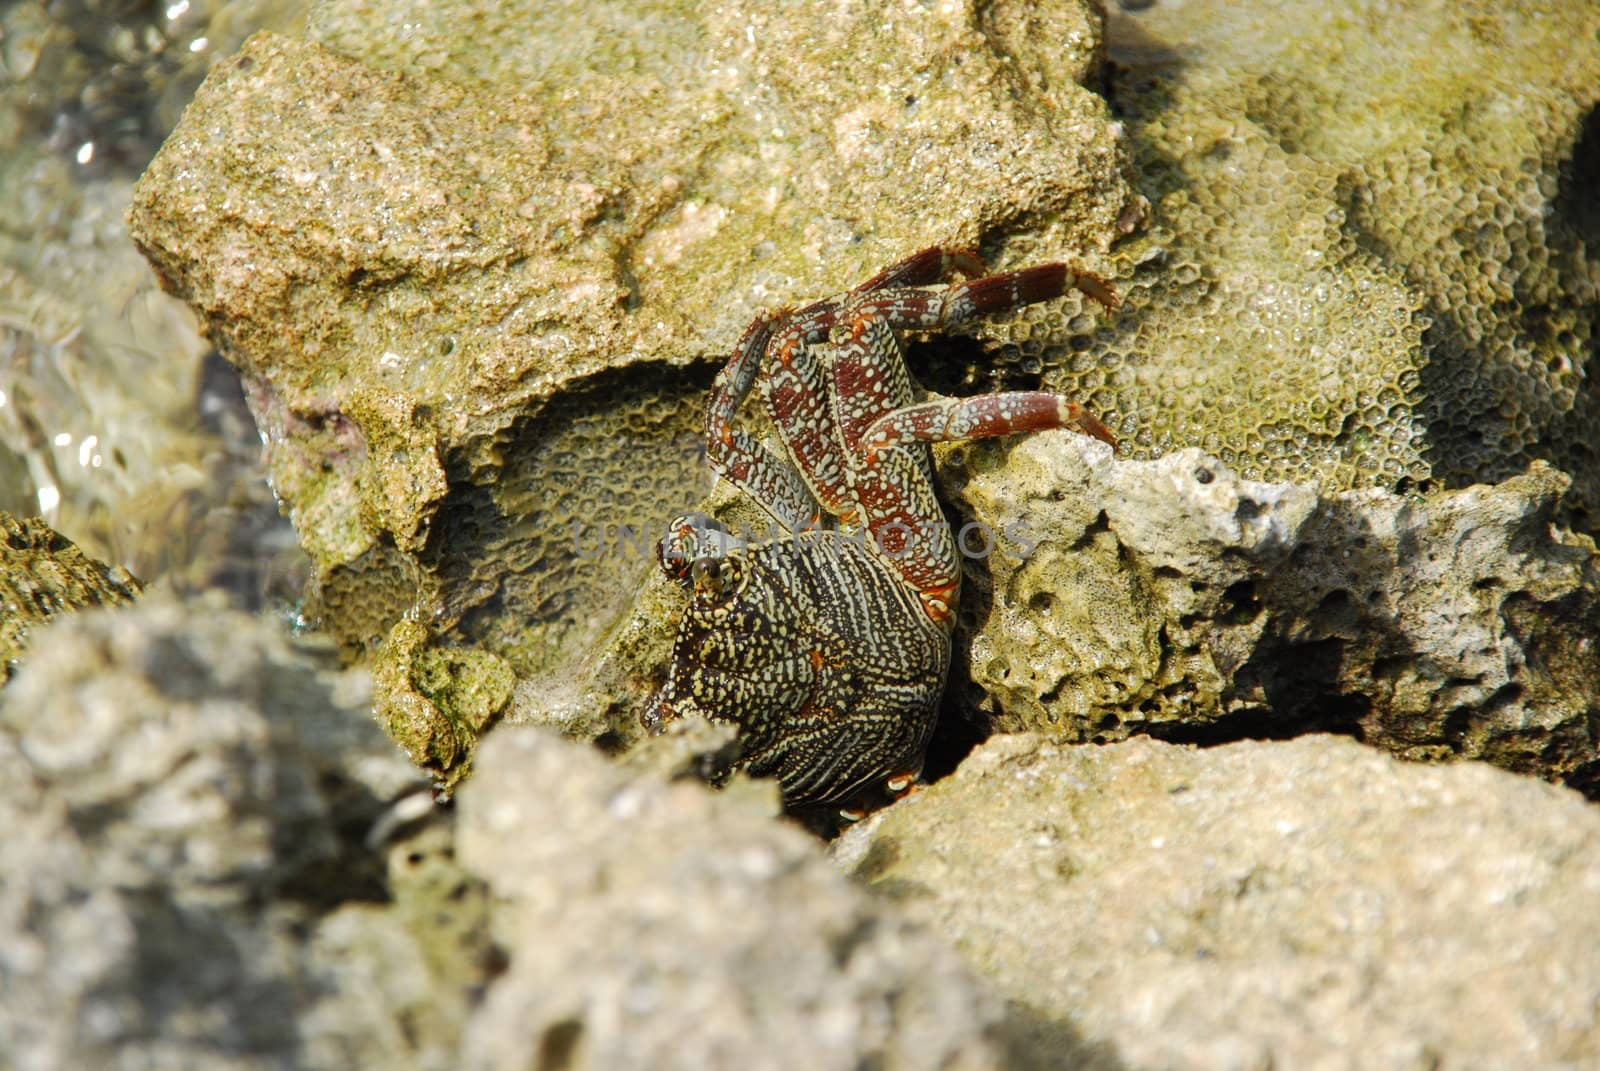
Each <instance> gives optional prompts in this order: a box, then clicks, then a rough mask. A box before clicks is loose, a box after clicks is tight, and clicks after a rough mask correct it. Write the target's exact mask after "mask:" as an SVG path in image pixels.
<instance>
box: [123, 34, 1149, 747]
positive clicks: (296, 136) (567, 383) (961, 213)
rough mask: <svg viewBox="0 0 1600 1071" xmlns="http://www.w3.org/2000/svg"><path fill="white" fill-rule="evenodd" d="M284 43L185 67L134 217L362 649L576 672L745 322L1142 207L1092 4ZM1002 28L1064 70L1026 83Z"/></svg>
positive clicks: (634, 563)
mask: <svg viewBox="0 0 1600 1071" xmlns="http://www.w3.org/2000/svg"><path fill="white" fill-rule="evenodd" d="M375 25H393V26H395V27H396V28H397V29H396V31H395V32H393V33H373V31H372V27H373V26H375ZM313 27H314V29H313V33H314V35H315V36H316V37H317V38H318V39H319V40H321V41H322V42H324V43H325V45H326V46H328V47H324V46H322V45H316V44H309V43H306V42H302V41H296V40H291V39H288V38H284V37H278V36H272V35H261V36H258V37H257V38H255V39H253V40H252V41H251V42H249V43H248V44H247V45H246V47H245V48H244V50H243V51H242V52H241V54H240V55H239V56H237V57H236V58H234V59H233V60H230V61H226V62H224V63H222V64H219V65H218V67H217V68H215V69H214V71H213V73H212V75H211V77H210V78H209V79H208V81H207V82H206V84H205V85H204V86H203V87H202V88H201V90H200V92H199V93H198V94H197V96H196V98H195V100H194V102H193V104H192V105H191V106H190V108H189V110H188V111H187V112H186V114H185V117H184V120H183V122H182V123H181V124H180V125H179V127H178V128H177V130H176V131H175V132H174V133H173V135H172V137H171V138H170V139H169V140H168V142H167V143H166V145H165V146H164V147H163V149H162V152H161V153H160V154H159V155H158V156H157V158H156V159H155V160H154V161H153V162H152V164H151V166H150V168H149V170H148V171H147V172H146V174H145V176H144V178H143V179H142V180H141V182H140V185H139V187H138V189H137V191H136V196H135V204H134V207H133V210H132V214H131V226H132V231H133V234H134V237H135V239H136V241H137V242H138V243H139V245H140V247H141V248H142V249H143V250H144V251H145V253H146V254H147V255H148V256H149V257H150V259H151V261H152V262H153V263H154V264H155V265H156V266H157V268H158V270H159V272H160V273H161V275H162V277H163V279H164V280H165V282H166V284H167V285H168V286H169V288H170V289H171V290H172V291H173V292H175V293H177V294H180V295H181V296H183V297H184V298H185V299H186V300H187V301H188V302H189V303H190V304H191V305H193V306H194V308H195V309H196V310H197V311H198V312H199V314H200V315H201V317H202V319H203V321H204V323H205V325H206V328H207V331H208V333H209V335H210V337H211V338H212V340H213V341H214V342H215V343H216V344H217V345H218V347H219V348H220V350H221V351H222V352H223V353H224V355H226V356H227V357H228V358H229V359H230V360H232V361H234V362H235V363H236V364H238V365H239V366H240V368H241V369H242V370H243V372H244V374H245V378H246V381H247V384H248V386H249V395H250V399H251V403H252V407H253V409H254V411H255V413H256V416H257V419H258V421H259V423H260V425H261V428H262V430H263V433H264V434H265V436H266V438H267V440H268V443H269V449H270V455H271V456H270V462H271V467H272V472H273V479H274V486H275V489H276V490H277V492H278V493H279V494H280V495H281V496H282V498H283V501H284V503H285V505H286V507H287V508H288V510H289V512H290V514H291V518H292V519H293V521H294V523H295V525H296V527H297V529H298V531H299V532H300V534H301V538H302V541H303V542H304V544H305V545H306V547H307V549H308V550H309V552H310V554H311V557H312V559H313V562H314V566H315V569H316V574H317V576H316V581H317V585H316V586H317V594H318V596H319V609H320V614H321V617H322V620H323V622H324V623H325V624H326V626H327V627H328V628H329V629H330V630H332V631H333V632H334V633H335V634H337V635H339V636H340V637H341V638H342V639H343V640H344V641H345V642H346V643H347V644H348V645H350V646H351V647H354V648H366V649H369V650H370V649H374V648H375V647H377V646H378V645H380V644H382V643H383V642H384V641H385V640H386V639H387V637H388V635H389V631H390V629H391V628H393V627H394V626H395V624H396V622H398V621H400V620H401V618H403V617H404V616H405V615H406V614H407V613H408V612H414V613H415V615H416V618H417V619H418V620H422V621H425V622H427V623H428V624H429V627H430V629H433V630H434V632H435V634H436V635H437V637H438V641H439V642H441V643H449V644H458V645H474V646H480V647H483V648H485V649H487V650H489V651H490V652H492V653H493V654H495V655H496V656H497V657H499V658H502V659H504V660H506V662H507V663H508V664H509V665H510V666H511V667H512V669H513V670H514V671H515V673H516V674H517V675H518V676H519V677H521V678H527V677H529V676H531V675H532V674H534V673H536V672H539V671H541V670H548V669H550V668H553V667H555V666H557V665H559V664H561V663H562V662H563V661H565V660H566V659H567V658H569V657H571V656H573V655H576V654H579V653H582V652H584V651H586V650H588V649H590V648H592V647H593V646H594V645H595V643H596V642H597V640H598V638H599V637H600V636H601V635H602V634H603V632H604V630H605V628H606V627H607V626H608V624H609V623H610V622H611V621H612V619H613V618H614V617H615V616H616V614H617V612H618V611H619V610H620V609H622V608H623V607H624V606H625V605H626V600H627V594H628V592H629V591H630V590H631V589H632V587H633V586H634V585H635V584H636V582H637V580H638V578H639V577H640V576H641V575H642V574H643V572H644V571H645V569H646V568H647V563H646V561H645V559H644V557H643V556H641V555H639V554H638V553H636V552H630V551H629V549H628V548H629V547H631V546H637V545H641V544H642V545H644V546H648V545H649V544H650V543H651V542H653V539H654V536H655V532H656V530H657V529H658V528H659V527H660V526H661V525H663V524H664V523H665V522H666V520H667V519H669V518H670V517H671V516H673V515H674V514H676V513H678V512H681V511H682V509H684V508H685V507H687V506H689V505H692V503H693V502H694V501H695V499H697V498H698V497H699V496H700V495H701V494H702V493H703V491H704V489H705V473H704V467H703V464H702V462H701V457H700V452H699V425H700V414H701V405H702V404H703V398H704V391H705V389H706V387H707V386H708V385H709V381H710V374H711V370H712V368H713V367H714V365H715V364H716V363H717V362H718V361H720V360H721V359H722V358H723V357H724V356H725V353H726V351H727V349H728V347H729V346H730V344H731V342H732V340H733V339H735V338H736V337H737V335H738V334H739V332H740V330H741V328H742V327H743V325H744V324H745V323H746V322H747V321H748V320H749V318H750V317H751V315H752V314H753V313H754V312H755V311H756V309H757V308H758V307H760V306H762V305H764V304H773V303H778V302H791V301H797V300H803V299H805V298H806V297H808V296H823V295H827V294H830V293H836V292H838V291H839V290H841V289H843V288H845V287H847V286H850V285H852V284H854V283H856V282H859V281H860V280H861V279H864V278H866V277H868V276H870V275H871V274H873V273H874V272H875V271H877V270H878V269H879V268H881V267H882V266H883V265H884V264H886V263H888V262H890V261H892V260H894V259H896V258H898V257H900V256H903V255H905V254H906V253H908V252H911V251H913V250H915V249H916V248H919V247H922V246H925V245H927V244H930V243H932V242H946V243H954V244H957V245H965V246H980V245H982V244H984V242H985V240H986V239H988V238H989V237H990V236H991V235H997V234H1000V233H1003V232H1005V231H1007V230H1009V229H1012V228H1014V227H1015V226H1017V225H1019V224H1020V221H1023V220H1040V221H1047V222H1041V224H1040V225H1041V226H1042V227H1044V229H1045V233H1047V235H1048V236H1049V241H1050V242H1051V243H1053V245H1052V248H1054V249H1056V251H1057V253H1058V254H1061V255H1073V256H1076V255H1078V254H1080V253H1082V254H1083V255H1084V256H1087V257H1089V258H1090V259H1093V258H1094V257H1095V256H1096V255H1097V251H1098V250H1099V249H1101V248H1103V247H1104V246H1105V245H1106V244H1107V243H1108V242H1109V241H1110V240H1111V239H1112V238H1113V237H1115V236H1116V235H1118V234H1121V233H1125V232H1126V231H1127V230H1128V229H1129V228H1131V227H1132V226H1133V225H1134V223H1135V222H1136V221H1137V219H1138V218H1139V216H1140V214H1141V212H1142V201H1141V200H1140V198H1139V197H1138V195H1137V194H1136V193H1134V192H1133V190H1132V188H1131V184H1130V182H1129V181H1128V178H1127V175H1126V172H1125V162H1126V160H1125V152H1124V150H1123V148H1122V146H1121V142H1120V132H1119V131H1118V129H1117V128H1116V126H1115V124H1113V123H1112V122H1110V120H1109V116H1108V114H1107V112H1106V109H1105V105H1104V102H1103V101H1101V100H1100V99H1099V98H1098V97H1096V96H1095V95H1094V94H1093V93H1091V92H1089V91H1088V90H1086V89H1084V88H1083V86H1082V85H1081V84H1080V83H1081V82H1084V81H1089V80H1092V79H1093V78H1094V77H1096V76H1097V74H1098V64H1099V59H1100V49H1099V45H1098V18H1097V17H1096V16H1094V15H1093V13H1092V9H1091V8H1090V7H1089V6H1088V5H1079V4H1073V5H1063V6H1061V7H1060V8H1059V9H1053V10H1052V11H1051V12H1050V13H1048V15H1039V16H1037V17H1035V16H1033V15H1030V14H1029V13H1028V12H1027V11H1026V10H1024V9H1023V8H1022V7H1020V6H1018V7H1015V8H1014V7H1013V6H1012V5H1005V4H1001V5H989V6H988V7H986V9H985V13H984V14H983V15H982V16H981V17H980V16H979V15H977V14H975V13H974V12H973V11H972V10H971V9H970V8H965V7H961V6H959V5H958V6H955V7H949V6H946V7H915V6H913V7H897V8H894V9H893V10H889V11H886V10H885V9H883V8H882V7H881V6H880V5H877V4H868V3H852V4H846V5H843V6H842V7H841V6H840V5H832V6H830V7H829V8H828V11H827V15H826V17H825V18H820V17H819V15H818V12H817V11H816V10H815V9H812V8H809V7H791V8H783V9H781V10H779V9H774V10H773V11H771V12H766V11H745V10H737V9H731V8H725V7H722V6H718V5H709V4H708V5H703V6H697V5H660V6H649V7H646V8H640V6H639V5H635V4H621V3H618V4H602V5H599V6H596V5H593V4H582V5H579V4H571V5H568V4H512V5H503V4H495V5H485V4H471V3H466V4H414V3H340V4H332V3H330V4H324V5H322V6H321V7H319V9H318V11H317V13H316V17H315V18H314V19H313ZM400 27H403V30H402V29H400ZM558 28H559V29H558ZM601 28H604V30H603V32H602V30H601ZM1030 28H1032V29H1037V30H1041V32H1042V31H1043V30H1044V29H1048V30H1049V32H1050V33H1051V34H1053V35H1055V34H1059V35H1061V43H1063V44H1064V45H1066V46H1067V47H1065V48H1062V49H1059V50H1057V51H1056V52H1055V53H1054V54H1053V57H1052V60H1051V62H1050V64H1049V66H1048V69H1047V70H1043V71H1030V72H1028V73H1026V74H1024V73H1021V72H1020V71H1019V69H1018V68H1017V66H1016V64H1015V58H1014V56H1013V54H1012V52H1011V51H1010V50H1011V49H1014V48H1016V47H1020V46H1019V45H1018V42H1020V41H1024V40H1026V39H1028V37H1029V34H1030V32H1031V30H1030ZM491 30H493V31H494V32H490V31H491ZM949 175H960V176H961V177H962V181H961V182H960V183H959V184H952V183H950V182H949V181H948V180H947V176H949ZM622 525H628V526H631V527H632V529H633V530H634V539H633V541H632V542H630V541H629V540H628V539H627V538H625V536H624V534H623V533H622V532H621V531H620V528H621V526H622ZM602 533H604V536H602ZM602 539H603V540H604V541H602ZM385 701H386V700H385V698H384V697H383V696H382V695H380V704H382V703H383V702H385ZM413 750H419V749H418V748H413ZM420 750H422V751H428V750H430V749H429V748H428V746H427V744H426V742H425V741H424V742H423V745H422V746H421V748H420ZM462 757H463V758H464V757H465V755H464V753H463V754H462Z"/></svg>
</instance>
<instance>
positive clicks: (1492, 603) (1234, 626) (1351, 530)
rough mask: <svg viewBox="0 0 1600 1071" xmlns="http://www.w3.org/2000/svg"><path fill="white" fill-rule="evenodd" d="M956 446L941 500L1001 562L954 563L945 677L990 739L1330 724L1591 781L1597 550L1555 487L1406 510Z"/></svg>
mask: <svg viewBox="0 0 1600 1071" xmlns="http://www.w3.org/2000/svg"><path fill="white" fill-rule="evenodd" d="M959 453H960V458H959V460H960V461H961V465H959V466H958V465H956V464H953V463H952V464H948V465H947V466H946V468H945V472H946V475H947V476H948V477H949V478H948V479H947V481H946V489H947V492H948V493H949V497H951V498H952V500H953V501H954V502H955V503H957V504H958V506H959V507H960V508H961V510H962V511H963V513H967V514H970V515H971V516H973V517H974V518H976V519H977V520H978V521H980V522H982V523H983V525H984V526H985V529H986V530H987V531H988V532H990V533H992V537H993V539H994V549H993V552H992V553H989V554H987V555H983V556H979V555H976V554H974V555H971V556H969V557H968V558H967V559H966V563H965V564H966V567H967V580H968V584H967V586H966V590H965V592H964V594H963V609H962V631H961V635H960V636H959V637H958V643H957V650H958V659H959V657H960V653H963V652H964V653H965V656H966V662H965V664H964V665H963V664H961V663H960V662H959V661H958V664H957V665H956V667H955V668H954V670H953V672H952V678H953V679H954V680H955V681H957V682H959V683H958V685H957V687H959V688H960V689H961V690H962V692H963V693H964V700H965V704H964V705H965V707H966V708H967V709H968V710H969V711H971V712H973V713H975V714H976V715H977V716H978V718H979V720H980V721H981V723H982V724H983V725H984V726H985V727H986V728H988V729H998V730H1002V731H1015V730H1020V729H1038V730H1040V731H1043V732H1045V733H1047V734H1048V735H1051V736H1053V737H1056V738H1058V739H1062V740H1070V741H1082V740H1097V741H1103V740H1114V739H1120V738H1122V737H1124V736H1127V735H1129V734H1131V733H1138V732H1144V733H1150V734H1153V735H1157V736H1166V737H1168V738H1170V739H1178V740H1201V741H1215V740H1222V739H1228V738H1230V737H1231V738H1237V737H1240V736H1250V735H1266V736H1290V735H1294V734H1295V733H1298V732H1306V731H1311V730H1318V729H1321V730H1334V731H1339V732H1345V733H1350V734H1352V735H1356V736H1358V737H1360V738H1361V739H1362V740H1365V741H1367V742H1368V743H1372V744H1376V745H1379V746H1383V747H1387V748H1389V749H1391V750H1393V751H1396V752H1398V753H1400V754H1402V755H1406V756H1408V757H1412V758H1447V757H1464V758H1483V759H1488V760H1490V761H1492V762H1495V763H1497V764H1499V765H1502V766H1505V767H1508V768H1510V769H1514V770H1518V771H1521V772H1527V773H1533V774H1537V775H1539V776H1544V777H1550V778H1562V779H1565V780H1566V781H1567V782H1568V783H1570V784H1572V785H1573V786H1574V787H1579V788H1582V789H1583V790H1584V791H1586V792H1594V791H1596V789H1597V788H1600V741H1597V740H1596V738H1595V729H1594V726H1595V725H1596V724H1597V722H1596V714H1597V709H1600V708H1597V705H1596V704H1597V703H1600V699H1597V697H1600V651H1596V649H1595V646H1594V643H1593V639H1592V638H1593V637H1594V636H1595V635H1597V634H1600V557H1597V555H1596V553H1595V548H1594V544H1593V542H1592V541H1590V540H1589V539H1588V538H1587V537H1581V536H1561V535H1559V534H1558V533H1557V532H1555V531H1553V530H1552V524H1553V521H1554V518H1555V515H1556V512H1557V509H1558V504H1559V501H1560V498H1561V495H1562V493H1563V491H1565V489H1566V487H1567V479H1566V478H1565V477H1564V476H1562V475H1561V474H1560V473H1557V472H1554V471H1552V470H1550V469H1549V468H1547V467H1545V466H1542V465H1540V466H1535V467H1534V469H1533V470H1531V471H1530V472H1529V473H1527V474H1526V475H1524V476H1519V477H1516V478H1515V479H1511V480H1508V481H1506V482H1505V483H1502V484H1497V485H1492V486H1478V487H1469V488H1465V489H1462V490H1460V491H1449V492H1441V493H1437V494H1434V495H1430V496H1426V497H1422V498H1416V497H1400V496H1396V495H1392V494H1389V493H1387V492H1384V491H1380V490H1365V491H1352V492H1343V493H1336V494H1321V493H1319V492H1318V491H1317V490H1316V489H1315V488H1314V487H1311V486H1307V485H1300V484H1268V483H1260V482H1253V481H1249V480H1243V479H1240V478H1239V477H1237V476H1235V475H1234V474H1233V473H1231V472H1230V471H1229V470H1228V469H1227V468H1225V467H1224V466H1222V465H1220V464H1218V463H1217V462H1215V461H1213V460H1211V459H1208V458H1206V457H1205V456H1204V455H1202V454H1200V453H1199V451H1196V450H1192V449H1190V450H1182V451H1177V452H1175V453H1171V454H1168V455H1167V456H1166V457H1163V458H1161V459H1160V460H1159V461H1152V462H1146V461H1118V460H1114V459H1112V458H1111V456H1110V451H1109V449H1108V448H1107V447H1105V446H1103V445H1101V444H1099V443H1092V442H1090V441H1088V440H1086V439H1084V438H1083V437H1081V436H1073V435H1070V434H1067V433H1064V432H1051V433H1046V434H1040V435H1035V436H1031V437H1029V438H1026V439H1024V440H1022V441H1020V442H1018V443H1016V444H1015V445H1013V446H1010V447H1004V446H995V445H988V444H983V445H969V446H966V447H962V448H961V449H960V452H959ZM947 460H948V461H952V462H953V461H954V460H955V458H954V457H951V458H947ZM968 474H971V475H968ZM969 544H970V545H971V547H972V548H974V549H981V544H980V542H979V537H978V536H973V537H972V538H971V539H970V540H969ZM961 637H964V638H965V642H961Z"/></svg>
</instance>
